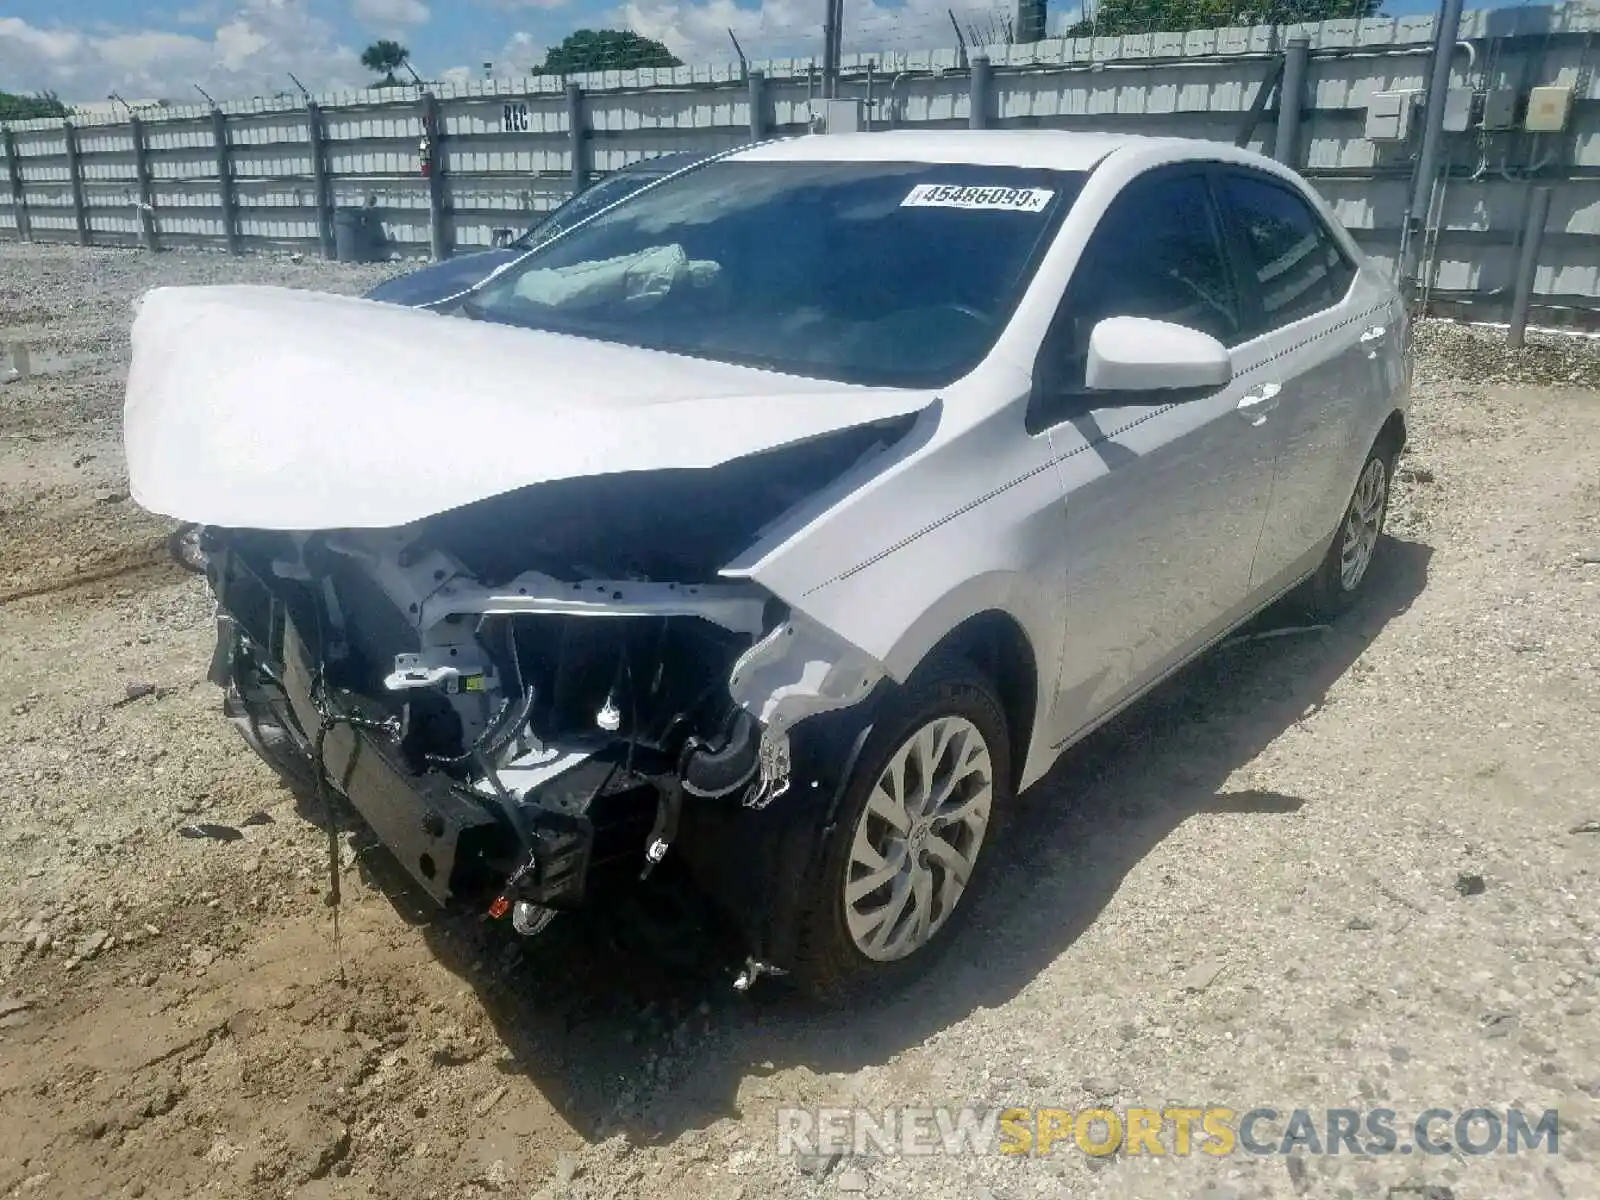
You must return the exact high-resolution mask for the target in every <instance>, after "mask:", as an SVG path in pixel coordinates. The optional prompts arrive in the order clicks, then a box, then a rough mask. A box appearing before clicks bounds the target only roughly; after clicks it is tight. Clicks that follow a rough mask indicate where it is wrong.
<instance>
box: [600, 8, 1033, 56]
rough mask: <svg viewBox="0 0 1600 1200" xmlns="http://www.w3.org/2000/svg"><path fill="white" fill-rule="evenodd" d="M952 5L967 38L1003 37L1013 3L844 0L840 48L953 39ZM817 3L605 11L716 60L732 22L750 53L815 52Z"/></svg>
mask: <svg viewBox="0 0 1600 1200" xmlns="http://www.w3.org/2000/svg"><path fill="white" fill-rule="evenodd" d="M952 8H953V9H954V11H955V16H956V20H957V21H959V22H960V24H961V30H962V36H963V37H965V38H967V40H968V43H969V44H971V43H972V42H973V41H974V36H973V35H974V34H976V40H977V41H979V42H983V41H989V40H994V41H1000V40H1003V31H1004V30H1005V29H1006V28H1007V22H1009V21H1014V20H1015V15H1014V14H1015V4H1014V3H1009V2H1004V0H957V2H956V3H955V4H953V5H952V4H951V3H949V0H906V3H903V4H882V3H876V2H875V0H851V2H850V3H847V4H846V5H845V6H844V10H845V23H844V37H843V39H842V41H843V44H844V52H845V53H846V54H857V53H860V54H871V53H873V52H876V51H889V50H926V49H932V48H942V47H953V46H954V45H955V44H956V36H955V29H954V28H952V26H951V23H950V14H949V12H948V11H947V9H952ZM822 16H823V5H821V4H819V3H817V0H762V3H761V5H760V6H759V7H756V8H750V7H746V6H745V5H742V4H739V3H736V2H735V0H703V2H702V3H692V2H689V0H625V3H623V4H622V6H621V7H619V8H617V9H616V10H614V11H613V13H612V14H611V22H612V23H614V24H616V25H617V26H618V27H619V28H624V29H632V30H634V31H635V32H636V33H640V34H643V35H644V36H645V37H648V38H654V39H655V40H656V41H658V42H661V43H662V44H663V45H664V46H666V47H667V49H669V50H671V51H672V52H673V53H674V54H676V55H677V56H678V57H679V58H681V59H682V60H683V61H684V62H687V63H695V62H710V61H716V62H721V61H724V60H726V59H728V58H731V57H732V56H733V44H732V42H730V41H729V39H728V31H729V30H730V29H731V30H732V31H733V34H734V36H735V37H737V38H738V39H739V44H740V45H741V46H742V47H743V48H744V52H745V54H746V55H747V56H749V57H750V58H756V59H760V58H788V57H810V56H815V57H816V58H817V59H818V61H820V60H821V58H822Z"/></svg>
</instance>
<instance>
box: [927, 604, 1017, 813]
mask: <svg viewBox="0 0 1600 1200" xmlns="http://www.w3.org/2000/svg"><path fill="white" fill-rule="evenodd" d="M949 657H959V658H962V659H965V660H966V661H968V662H970V663H971V664H972V665H973V666H975V667H977V668H978V670H979V671H981V672H982V673H983V674H984V676H985V678H987V679H988V680H989V682H990V683H991V684H993V685H994V689H995V695H996V696H997V697H998V698H999V700H1000V707H1001V710H1002V711H1003V712H1004V713H1005V717H1006V735H1007V740H1008V742H1009V745H1008V746H1007V749H1008V751H1009V753H1010V758H1011V763H1010V766H1011V785H1012V788H1013V789H1016V788H1017V787H1018V786H1019V785H1020V783H1021V781H1022V778H1023V771H1024V769H1025V767H1026V764H1027V760H1028V752H1029V750H1030V749H1031V748H1032V744H1033V737H1034V725H1035V723H1036V720H1037V718H1038V712H1039V665H1038V655H1037V654H1036V653H1035V651H1034V646H1033V642H1032V640H1031V639H1030V638H1029V637H1028V634H1027V631H1026V630H1024V629H1023V627H1022V624H1021V622H1019V621H1018V620H1017V619H1016V618H1015V617H1014V616H1012V615H1011V614H1010V613H1008V612H1005V611H1003V610H1001V609H997V608H990V609H985V610H983V611H982V612H978V613H975V614H974V615H972V616H970V617H968V618H967V619H966V620H964V621H962V622H961V623H960V624H959V625H957V626H956V627H955V628H953V629H951V630H950V631H949V632H948V633H946V634H945V635H944V636H943V637H941V638H940V639H939V640H938V641H937V642H935V643H934V644H933V646H932V647H931V648H930V649H929V650H928V652H927V653H926V654H925V655H923V657H922V660H921V662H920V663H919V664H918V665H917V667H916V668H915V669H914V670H913V671H912V673H911V678H913V679H914V678H915V677H916V675H917V674H918V673H919V672H920V671H922V670H923V669H924V668H925V667H926V666H927V665H928V664H930V663H933V662H937V661H939V660H941V659H945V658H949Z"/></svg>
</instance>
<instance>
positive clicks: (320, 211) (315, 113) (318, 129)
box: [306, 100, 334, 262]
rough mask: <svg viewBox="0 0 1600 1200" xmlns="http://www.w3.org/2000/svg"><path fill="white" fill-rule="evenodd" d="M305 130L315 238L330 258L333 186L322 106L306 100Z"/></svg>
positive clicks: (332, 254) (324, 255)
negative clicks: (314, 204)
mask: <svg viewBox="0 0 1600 1200" xmlns="http://www.w3.org/2000/svg"><path fill="white" fill-rule="evenodd" d="M306 133H307V134H308V135H309V137H310V139H311V178H312V186H313V187H314V188H316V192H317V240H318V241H319V242H321V243H322V257H323V258H326V259H328V260H329V261H330V262H331V261H332V260H333V257H334V253H333V188H332V186H331V184H330V183H329V180H328V148H327V137H326V133H325V131H324V129H323V127H322V106H321V105H320V104H318V103H317V102H316V101H315V100H307V101H306Z"/></svg>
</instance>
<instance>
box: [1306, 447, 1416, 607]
mask: <svg viewBox="0 0 1600 1200" xmlns="http://www.w3.org/2000/svg"><path fill="white" fill-rule="evenodd" d="M1398 457H1399V447H1398V446H1396V445H1395V444H1394V441H1393V439H1391V438H1390V437H1388V436H1387V435H1385V436H1383V437H1380V438H1379V439H1378V441H1377V443H1376V444H1374V446H1373V447H1372V449H1371V450H1369V451H1368V452H1367V457H1366V460H1365V461H1364V462H1363V463H1362V464H1361V472H1360V474H1358V475H1357V476H1356V486H1355V491H1354V492H1353V493H1351V496H1350V500H1349V502H1348V503H1347V504H1346V505H1345V510H1344V517H1343V518H1342V519H1341V520H1340V522H1339V528H1338V531H1337V532H1335V534H1334V535H1333V541H1332V543H1331V544H1330V545H1329V546H1328V553H1327V554H1326V555H1325V556H1324V557H1323V559H1322V563H1321V565H1320V566H1318V567H1317V573H1316V574H1315V575H1313V576H1312V577H1311V578H1310V580H1308V581H1307V583H1306V588H1305V594H1304V607H1305V608H1306V610H1307V612H1308V613H1309V614H1310V615H1311V616H1312V617H1313V618H1315V619H1316V620H1319V621H1332V620H1333V619H1334V618H1336V617H1338V616H1340V615H1342V614H1343V613H1345V612H1347V611H1349V609H1350V608H1351V607H1352V606H1353V605H1354V604H1355V603H1356V601H1357V600H1359V599H1360V598H1361V595H1362V591H1363V589H1364V587H1365V586H1366V584H1367V581H1368V580H1369V579H1371V578H1372V563H1373V560H1374V559H1375V558H1376V557H1377V553H1378V548H1379V547H1380V546H1381V545H1382V543H1383V527H1384V522H1385V521H1386V520H1387V518H1388V515H1389V496H1390V493H1391V492H1392V490H1393V482H1394V466H1395V460H1396V459H1397V458H1398Z"/></svg>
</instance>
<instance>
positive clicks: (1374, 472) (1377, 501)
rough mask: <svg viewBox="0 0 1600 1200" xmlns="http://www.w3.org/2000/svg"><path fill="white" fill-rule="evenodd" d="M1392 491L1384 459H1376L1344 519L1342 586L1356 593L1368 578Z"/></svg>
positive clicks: (1340, 552)
mask: <svg viewBox="0 0 1600 1200" xmlns="http://www.w3.org/2000/svg"><path fill="white" fill-rule="evenodd" d="M1388 490H1389V476H1388V472H1387V471H1386V470H1385V468H1384V465H1383V460H1382V459H1381V458H1374V459H1372V460H1371V461H1370V462H1368V463H1367V466H1366V470H1364V471H1362V472H1361V479H1360V481H1359V482H1358V483H1357V484H1356V494H1355V495H1354V496H1352V497H1351V499H1350V511H1349V512H1348V513H1346V514H1345V519H1344V545H1343V546H1342V548H1341V549H1340V551H1339V584H1340V586H1341V587H1343V588H1344V590H1345V591H1347V592H1353V591H1355V590H1356V588H1357V587H1359V586H1360V584H1361V580H1362V579H1363V578H1364V577H1365V576H1366V573H1367V567H1368V566H1369V565H1370V564H1371V562H1372V551H1373V549H1374V548H1375V547H1376V546H1377V544H1378V535H1379V534H1380V533H1382V532H1383V503H1384V499H1385V497H1386V496H1387V495H1388Z"/></svg>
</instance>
